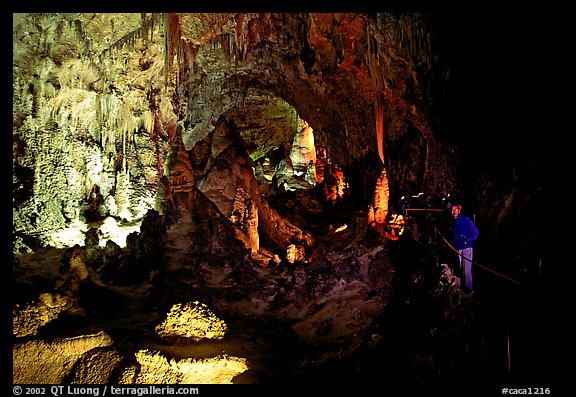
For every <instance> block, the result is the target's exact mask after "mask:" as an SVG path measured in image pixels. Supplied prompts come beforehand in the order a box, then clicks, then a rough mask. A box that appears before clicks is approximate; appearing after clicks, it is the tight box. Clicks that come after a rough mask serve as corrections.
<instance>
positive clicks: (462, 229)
mask: <svg viewBox="0 0 576 397" xmlns="http://www.w3.org/2000/svg"><path fill="white" fill-rule="evenodd" d="M453 229H454V247H455V248H456V249H457V250H462V249H464V248H472V247H473V246H474V241H475V240H476V239H477V238H478V235H479V234H480V233H479V232H478V229H477V228H476V225H474V222H472V220H471V219H470V218H468V217H467V216H466V215H462V214H460V215H458V218H456V219H454V225H453Z"/></svg>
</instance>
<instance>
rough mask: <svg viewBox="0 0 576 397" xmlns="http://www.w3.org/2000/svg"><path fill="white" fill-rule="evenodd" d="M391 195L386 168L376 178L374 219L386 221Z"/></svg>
mask: <svg viewBox="0 0 576 397" xmlns="http://www.w3.org/2000/svg"><path fill="white" fill-rule="evenodd" d="M389 197H390V192H389V186H388V175H387V173H386V169H385V168H384V169H383V170H382V172H381V173H380V176H379V177H378V179H377V180H376V187H375V188H374V204H373V207H374V220H375V221H376V222H377V223H385V222H386V217H387V216H388V200H389Z"/></svg>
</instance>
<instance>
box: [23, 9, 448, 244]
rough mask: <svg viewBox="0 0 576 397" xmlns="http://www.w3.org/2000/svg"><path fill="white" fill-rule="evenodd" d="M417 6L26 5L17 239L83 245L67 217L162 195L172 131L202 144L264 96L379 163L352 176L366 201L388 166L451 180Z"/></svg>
mask: <svg viewBox="0 0 576 397" xmlns="http://www.w3.org/2000/svg"><path fill="white" fill-rule="evenodd" d="M418 18H419V17H418V16H413V17H412V19H411V20H407V21H405V22H403V23H400V22H399V21H400V19H399V18H398V17H397V18H396V19H394V18H392V19H391V17H386V18H384V17H383V16H382V15H364V14H284V13H283V14H268V13H259V14H242V13H240V14H224V13H223V14H166V15H161V14H146V13H144V14H88V13H86V14H56V13H55V14H14V19H13V32H14V36H13V49H14V50H13V56H14V59H13V61H14V62H13V64H14V66H13V72H14V75H13V76H14V78H13V86H14V95H13V103H14V105H13V155H14V159H13V163H14V168H13V170H14V172H13V191H14V197H15V201H14V208H13V217H14V225H13V230H14V232H15V235H16V237H17V239H16V246H17V247H21V248H23V249H25V248H24V247H25V244H28V245H30V241H31V240H30V236H33V237H34V238H36V239H38V240H39V241H40V242H41V243H42V244H48V245H54V246H59V245H66V244H70V242H65V240H63V239H61V238H60V237H58V236H62V235H63V232H62V231H63V230H64V231H65V230H67V228H68V229H69V228H74V227H76V228H81V229H82V228H84V229H86V225H87V224H90V223H91V222H97V221H100V220H102V219H104V218H105V217H107V216H110V217H114V218H115V219H117V220H118V221H119V222H127V221H133V220H136V221H137V220H139V219H141V218H142V217H143V216H144V214H145V213H146V211H147V210H148V209H150V208H155V207H156V208H157V207H158V200H157V196H158V190H159V187H160V186H163V182H162V177H163V176H165V172H166V169H165V168H166V167H165V164H164V163H165V161H167V157H168V154H169V151H170V145H171V142H172V141H173V139H172V138H171V135H173V134H181V138H182V142H183V144H184V146H185V149H186V150H187V151H188V152H189V153H190V154H191V155H192V156H193V155H194V153H196V152H197V151H198V150H199V148H200V147H201V146H202V145H206V143H205V142H206V139H207V138H208V137H209V134H210V133H211V132H213V130H214V128H215V126H216V125H217V120H218V119H219V117H220V116H221V115H223V114H227V117H228V119H234V117H235V114H236V113H237V111H235V109H236V110H238V109H240V108H241V106H242V104H244V103H246V101H248V102H249V101H250V100H252V99H251V98H255V97H257V96H259V97H260V98H266V97H269V98H276V99H274V100H278V99H280V100H281V101H284V102H285V103H287V104H289V105H291V106H293V108H294V109H295V110H296V112H297V113H298V115H299V116H301V117H302V119H304V120H306V121H307V122H308V123H309V124H310V126H311V127H312V128H313V130H314V136H315V139H316V142H317V143H318V144H320V145H322V146H324V147H325V148H326V150H327V153H328V156H329V158H330V159H332V161H334V162H335V163H336V164H338V165H339V166H341V167H344V169H348V170H355V169H356V168H358V167H362V168H366V170H367V171H366V172H362V171H359V172H358V171H357V170H356V173H357V175H355V177H354V178H352V179H351V180H353V181H354V182H353V183H354V186H352V188H351V190H352V191H361V192H363V193H362V194H361V195H360V198H357V199H356V202H357V206H358V207H359V208H365V207H366V206H367V205H368V204H369V202H370V201H371V199H372V197H371V195H372V191H373V188H374V185H375V182H376V179H377V178H378V176H379V175H380V172H381V169H382V167H384V166H385V167H387V169H388V178H389V180H390V191H391V195H392V196H395V195H398V196H399V195H400V194H404V193H417V191H421V190H427V191H428V192H430V193H431V194H438V195H442V194H446V193H447V192H449V191H450V190H451V188H452V187H453V186H454V184H455V178H454V173H453V172H451V170H450V165H449V164H450V162H448V161H447V158H448V156H447V153H448V151H447V149H446V147H444V145H443V143H442V142H440V141H439V140H437V139H436V138H435V136H434V133H433V131H432V130H431V128H430V125H429V122H428V120H427V111H426V107H427V104H428V102H427V97H426V93H424V92H423V91H424V90H422V89H421V88H420V87H419V86H418V79H419V77H418V74H417V72H416V66H415V63H414V59H415V58H414V56H413V55H414V53H415V52H417V50H419V51H420V52H422V51H425V50H426V47H425V46H424V45H422V44H420V47H419V48H416V50H414V48H411V47H406V45H405V39H401V38H402V37H405V33H406V32H410V26H411V25H409V23H413V24H414V26H417V23H419V22H418V21H419V19H418ZM418 26H419V25H418ZM416 31H417V30H414V32H416ZM402 33H404V34H402ZM415 37H416V36H415ZM402 40H404V41H402ZM413 42H414V43H416V44H413V47H414V46H415V45H416V47H417V44H418V41H417V40H416V38H414V40H413ZM376 93H380V94H381V95H380V96H378V95H377V94H376ZM376 99H378V100H376ZM244 117H245V115H244ZM256 117H260V118H261V117H262V114H259V115H257V116H256ZM377 119H382V120H383V124H382V125H383V127H382V126H381V127H380V128H383V130H382V131H379V129H378V128H379V127H378V123H377ZM244 123H247V124H248V125H249V124H250V123H249V122H247V121H246V119H245V118H244ZM283 123H284V126H283V127H279V130H281V131H284V132H282V133H281V134H285V131H286V126H285V124H286V121H285V120H284V121H283ZM177 126H179V127H178V128H177ZM274 128H275V127H274V126H270V129H271V130H274ZM272 135H274V136H276V135H275V134H272ZM266 136H268V137H269V136H270V134H268V135H265V134H263V135H262V137H260V138H259V137H252V144H253V145H254V146H255V147H256V148H264V147H266V145H267V144H269V141H270V139H269V138H266ZM260 139H261V140H260ZM287 139H288V138H287ZM290 140H291V137H290ZM274 145H275V144H274ZM381 153H383V156H382V155H380V154H381ZM382 160H384V163H382ZM196 171H197V170H196ZM197 173H198V172H197ZM198 176H199V177H201V176H202V175H201V172H200V175H197V177H198ZM200 179H201V178H200ZM161 190H162V189H161ZM162 197H164V196H162ZM76 240H78V241H76ZM76 240H73V241H74V242H76V243H78V242H80V243H81V242H82V241H83V239H82V236H78V237H77V238H76ZM68 241H69V240H68Z"/></svg>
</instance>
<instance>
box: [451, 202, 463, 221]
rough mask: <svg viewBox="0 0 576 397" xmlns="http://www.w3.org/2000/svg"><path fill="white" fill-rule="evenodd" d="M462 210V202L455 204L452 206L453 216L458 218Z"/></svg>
mask: <svg viewBox="0 0 576 397" xmlns="http://www.w3.org/2000/svg"><path fill="white" fill-rule="evenodd" d="M461 211H462V205H461V204H454V205H453V206H452V216H453V217H454V218H458V215H460V212H461Z"/></svg>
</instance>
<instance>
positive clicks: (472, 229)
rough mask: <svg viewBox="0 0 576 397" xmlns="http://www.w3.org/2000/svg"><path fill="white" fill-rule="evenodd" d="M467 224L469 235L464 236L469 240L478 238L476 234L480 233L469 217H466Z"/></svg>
mask: <svg viewBox="0 0 576 397" xmlns="http://www.w3.org/2000/svg"><path fill="white" fill-rule="evenodd" d="M468 226H469V230H470V235H469V236H467V237H466V238H467V239H469V240H470V241H474V240H476V239H477V238H478V236H479V235H480V232H479V231H478V228H477V227H476V225H475V224H474V222H472V220H471V219H468Z"/></svg>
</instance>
